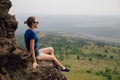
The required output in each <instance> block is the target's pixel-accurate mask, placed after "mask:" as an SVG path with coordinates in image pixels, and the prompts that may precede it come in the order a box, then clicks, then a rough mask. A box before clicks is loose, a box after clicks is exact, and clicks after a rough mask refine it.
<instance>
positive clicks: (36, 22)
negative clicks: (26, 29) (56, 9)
mask: <svg viewBox="0 0 120 80" xmlns="http://www.w3.org/2000/svg"><path fill="white" fill-rule="evenodd" d="M38 24H39V22H38V20H37V19H35V21H34V23H33V25H34V28H38Z"/></svg>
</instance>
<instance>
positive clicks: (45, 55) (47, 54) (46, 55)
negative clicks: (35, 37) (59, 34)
mask: <svg viewBox="0 0 120 80" xmlns="http://www.w3.org/2000/svg"><path fill="white" fill-rule="evenodd" d="M39 53H40V56H39V57H37V59H39V60H52V61H53V62H54V64H55V65H57V66H59V67H61V68H64V66H63V65H62V64H61V63H60V62H59V61H58V59H57V58H56V57H55V56H54V50H53V48H52V47H48V48H42V49H39Z"/></svg>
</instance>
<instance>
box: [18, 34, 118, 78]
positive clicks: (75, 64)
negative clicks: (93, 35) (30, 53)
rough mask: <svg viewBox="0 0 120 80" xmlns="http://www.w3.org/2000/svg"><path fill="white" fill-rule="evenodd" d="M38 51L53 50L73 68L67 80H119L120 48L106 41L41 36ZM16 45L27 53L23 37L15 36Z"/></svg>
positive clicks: (20, 35)
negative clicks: (45, 48)
mask: <svg viewBox="0 0 120 80" xmlns="http://www.w3.org/2000/svg"><path fill="white" fill-rule="evenodd" d="M38 36H39V48H44V47H50V46H52V47H53V48H54V50H55V51H54V52H55V55H56V57H57V58H58V59H59V60H60V62H61V63H62V64H64V65H65V66H66V67H69V68H70V69H71V72H69V73H64V75H65V76H66V77H67V78H68V80H119V79H120V47H119V46H116V45H113V44H114V43H113V44H112V45H111V44H109V43H108V42H104V41H94V40H87V39H82V38H74V37H67V36H66V37H65V36H62V35H57V34H55V33H52V34H51V33H49V32H48V33H39V32H38ZM16 42H17V46H18V47H19V48H21V49H22V50H26V48H25V44H24V37H23V34H19V35H17V36H16Z"/></svg>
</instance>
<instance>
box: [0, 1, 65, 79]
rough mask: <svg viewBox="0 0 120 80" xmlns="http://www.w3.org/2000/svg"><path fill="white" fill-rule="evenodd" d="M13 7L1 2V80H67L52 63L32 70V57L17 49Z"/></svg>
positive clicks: (45, 62) (42, 62)
mask: <svg viewBox="0 0 120 80" xmlns="http://www.w3.org/2000/svg"><path fill="white" fill-rule="evenodd" d="M11 7H12V4H11V2H10V1H9V0H0V80H67V79H66V77H65V76H64V75H63V74H62V72H61V71H60V70H59V69H57V68H55V66H54V65H53V64H52V63H51V62H47V61H38V63H39V66H40V67H39V68H38V69H36V70H34V69H32V67H31V65H32V59H31V56H29V55H28V54H27V53H26V52H25V51H22V50H20V49H18V48H17V45H16V39H15V30H16V29H17V24H18V22H17V21H16V19H15V16H13V15H10V14H9V13H8V12H9V9H10V8H11Z"/></svg>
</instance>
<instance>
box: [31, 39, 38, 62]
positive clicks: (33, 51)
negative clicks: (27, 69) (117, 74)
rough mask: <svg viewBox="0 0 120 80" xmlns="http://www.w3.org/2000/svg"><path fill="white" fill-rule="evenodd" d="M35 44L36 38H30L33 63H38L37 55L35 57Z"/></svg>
mask: <svg viewBox="0 0 120 80" xmlns="http://www.w3.org/2000/svg"><path fill="white" fill-rule="evenodd" d="M34 44H35V40H34V39H31V40H30V52H31V54H32V59H33V63H37V61H36V57H35V50H34Z"/></svg>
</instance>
